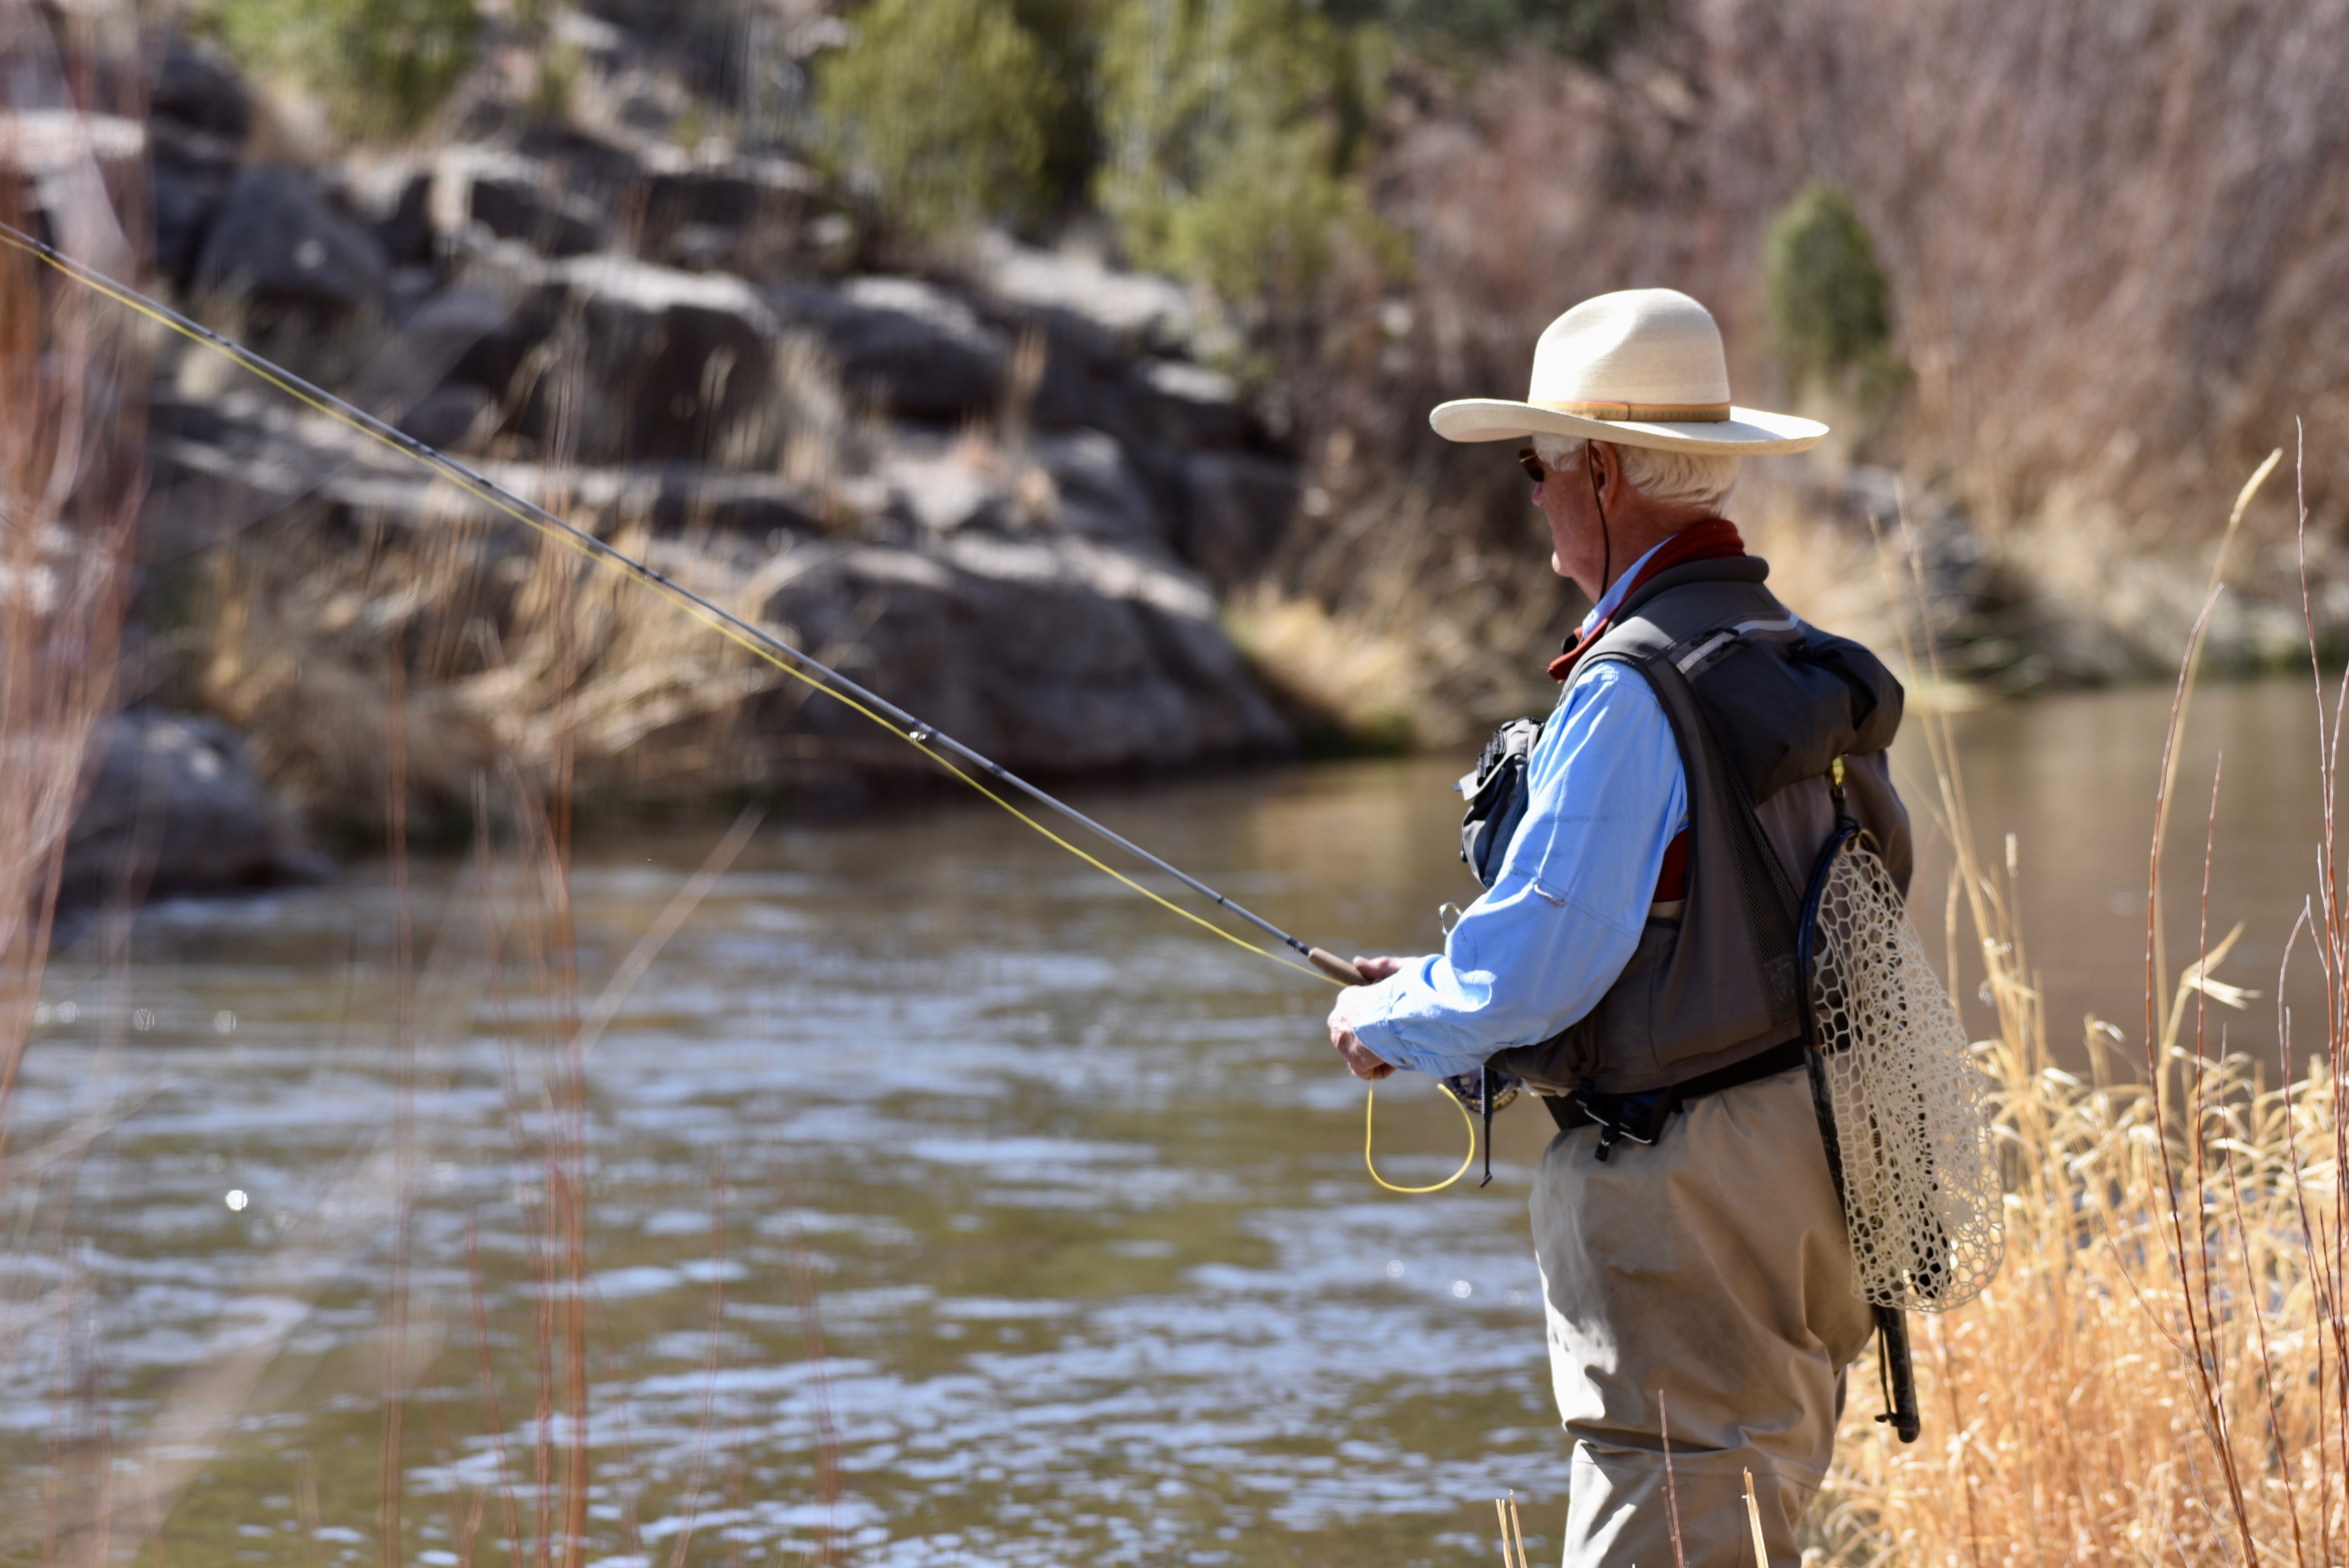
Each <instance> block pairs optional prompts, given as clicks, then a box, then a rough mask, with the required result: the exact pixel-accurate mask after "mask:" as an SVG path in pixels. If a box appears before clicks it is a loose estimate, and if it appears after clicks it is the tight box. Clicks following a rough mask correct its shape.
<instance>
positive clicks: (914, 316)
mask: <svg viewBox="0 0 2349 1568" xmlns="http://www.w3.org/2000/svg"><path fill="white" fill-rule="evenodd" d="M767 299H768V303H769V304H771V305H772V306H773V307H774V309H775V313H776V315H778V316H780V317H781V319H782V320H783V321H785V322H786V323H788V324H790V325H793V326H797V327H802V328H804V329H806V330H808V331H810V332H812V333H813V334H814V335H816V336H817V337H818V338H819V339H821V340H822V341H823V346H824V347H825V348H826V349H828V350H829V351H830V352H831V354H832V356H833V358H834V359H835V360H836V361H837V362H838V364H839V366H840V379H841V384H842V385H843V387H846V388H847V389H848V391H849V393H850V395H851V396H853V397H860V398H863V399H864V400H865V401H867V402H869V403H871V404H872V405H873V406H874V407H877V408H880V409H882V410H884V411H885V412H888V413H891V414H895V415H897V416H898V417H900V418H912V419H941V420H943V419H952V418H957V416H960V415H964V414H971V413H978V412H981V411H984V410H988V409H991V408H993V407H996V406H997V405H998V404H999V403H1000V402H1001V401H1002V398H1003V390H1004V372H1005V370H1006V368H1007V366H1009V363H1010V356H1011V344H1010V340H1009V338H1008V337H1007V336H1006V335H1004V334H1003V333H1002V332H1001V331H999V330H998V329H996V328H994V327H991V326H989V325H987V324H986V323H984V322H982V321H980V320H979V318H978V315H977V314H976V313H975V312H973V311H972V309H971V308H970V306H969V305H968V304H964V303H963V302H962V301H961V300H958V299H957V298H955V296H953V295H952V294H947V292H946V291H945V290H943V289H940V288H938V287H936V286H935V285H934V284H926V283H923V282H921V281H920V280H919V279H916V278H897V277H873V278H855V279H852V280H851V281H849V282H848V283H846V284H843V285H842V286H840V287H838V288H816V287H793V288H782V289H775V290H771V291H770V292H769V294H768V295H767Z"/></svg>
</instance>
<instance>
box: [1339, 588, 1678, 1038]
mask: <svg viewBox="0 0 2349 1568" xmlns="http://www.w3.org/2000/svg"><path fill="white" fill-rule="evenodd" d="M1658 548H1660V549H1661V546H1659V547H1658ZM1649 553H1650V554H1653V553H1654V552H1652V551H1651V552H1649ZM1646 560H1647V557H1646V556H1642V557H1640V562H1635V563H1634V564H1633V566H1632V568H1631V570H1630V571H1628V572H1626V573H1623V575H1622V576H1621V577H1620V578H1619V579H1618V580H1617V586H1616V588H1615V589H1614V591H1612V592H1610V593H1609V594H1608V595H1607V596H1606V597H1605V598H1603V599H1601V600H1600V601H1599V604H1598V605H1597V606H1596V607H1595V608H1593V609H1592V611H1591V613H1590V614H1589V615H1588V617H1586V618H1585V620H1584V623H1583V624H1584V626H1585V628H1586V629H1587V628H1588V627H1589V626H1591V625H1593V624H1597V622H1598V620H1599V618H1600V617H1601V616H1603V615H1605V614H1608V613H1609V612H1610V611H1612V609H1613V608H1614V605H1615V603H1616V602H1617V601H1618V600H1619V598H1620V596H1621V594H1622V593H1623V592H1624V591H1625V590H1626V589H1627V588H1628V586H1629V584H1630V583H1631V581H1632V579H1633V578H1634V577H1636V576H1637V575H1638V573H1639V567H1640V564H1643V563H1644V562H1646ZM1687 826H1688V780H1687V779H1686V777H1685V775H1684V774H1683V773H1682V769H1681V754H1680V748H1679V746H1678V745H1677V744H1676V743H1675V742H1674V740H1673V739H1672V729H1671V721H1670V720H1669V719H1667V718H1666V717H1664V710H1663V705H1662V704H1661V703H1660V702H1659V701H1657V699H1656V694H1655V692H1654V691H1653V690H1652V689H1651V688H1650V686H1648V683H1647V681H1646V680H1645V679H1643V678H1642V677H1641V676H1640V675H1639V674H1638V672H1636V671H1634V670H1631V669H1629V668H1627V667H1625V666H1624V665H1616V664H1606V665H1596V666H1594V667H1592V668H1591V669H1590V670H1589V671H1588V673H1587V674H1584V673H1579V672H1578V674H1577V676H1576V677H1575V679H1574V681H1573V683H1572V684H1571V685H1570V686H1568V688H1567V690H1566V691H1565V693H1564V694H1563V695H1562V696H1560V697H1559V699H1558V706H1557V711H1556V712H1555V713H1553V714H1552V715H1551V717H1550V719H1549V722H1548V723H1547V724H1546V725H1544V726H1543V727H1542V734H1541V739H1540V740H1539V741H1538V742H1537V744H1536V745H1535V747H1534V749H1533V755H1532V756H1531V758H1528V761H1527V767H1526V814H1525V818H1524V820H1523V821H1522V822H1521V823H1520V824H1519V826H1518V828H1517V831H1516V837H1515V838H1514V839H1512V840H1511V841H1510V842H1509V850H1508V854H1507V855H1506V858H1505V859H1504V860H1503V861H1502V863H1501V874H1500V875H1499V876H1498V877H1497V878H1495V881H1494V882H1493V885H1492V887H1491V888H1490V889H1489V890H1487V891H1486V892H1485V895H1484V896H1483V897H1482V898H1479V899H1478V900H1477V901H1476V902H1475V903H1473V904H1470V905H1469V906H1468V908H1467V910H1466V912H1465V913H1463V914H1462V915H1461V917H1460V920H1459V923H1457V924H1455V925H1454V927H1453V928H1452V934H1451V936H1450V937H1449V938H1448V939H1447V940H1446V941H1445V943H1444V951H1443V952H1442V953H1440V954H1429V955H1428V956H1426V957H1424V958H1421V959H1418V960H1416V961H1414V962H1413V963H1411V964H1407V965H1404V966H1403V968H1402V970H1401V971H1399V972H1398V973H1396V974H1395V975H1392V976H1391V977H1389V978H1388V979H1385V980H1382V981H1381V982H1379V983H1378V984H1377V985H1373V986H1371V987H1370V990H1369V994H1368V995H1367V996H1366V997H1365V998H1364V999H1363V1000H1364V1002H1365V1003H1366V1004H1367V1005H1366V1006H1363V1007H1362V1008H1361V1009H1359V1010H1358V1012H1357V1014H1356V1023H1355V1035H1356V1037H1358V1038H1360V1039H1361V1042H1362V1044H1363V1045H1365V1046H1367V1047H1370V1048H1371V1051H1373V1052H1374V1053H1376V1054H1377V1056H1378V1057H1380V1059H1381V1060H1383V1061H1388V1062H1392V1063H1393V1064H1394V1065H1395V1066H1397V1067H1401V1068H1415V1069H1417V1070H1418V1071H1420V1072H1423V1073H1428V1074H1431V1075H1433V1076H1435V1077H1446V1076H1449V1075H1451V1074H1453V1073H1462V1072H1473V1071H1475V1069H1476V1068H1478V1067H1479V1066H1481V1065H1483V1063H1484V1061H1485V1058H1486V1057H1490V1056H1491V1055H1492V1054H1493V1053H1494V1052H1495V1051H1499V1050H1506V1049H1507V1048H1508V1047H1512V1046H1524V1045H1531V1044H1533V1043H1534V1042H1536V1041H1538V1040H1546V1039H1547V1038H1549V1037H1551V1036H1552V1035H1555V1034H1557V1032H1558V1031H1559V1030H1561V1029H1563V1028H1565V1027H1566V1026H1568V1024H1571V1023H1573V1022H1574V1021H1575V1020H1577V1019H1578V1018H1580V1017H1581V1016H1583V1015H1584V1014H1586V1013H1588V1012H1589V1011H1590V1009H1591V1008H1592V1007H1594V1006H1598V1003H1599V998H1600V997H1601V996H1603V995H1606V994H1607V988H1608V987H1609V986H1610V985H1613V984H1614V983H1615V977H1616V976H1617V975H1619V974H1621V973H1622V970H1623V965H1626V964H1628V963H1629V962H1630V958H1631V953H1632V950H1633V949H1634V948H1635V947H1637V946H1638V945H1639V941H1640V928H1641V927H1642V926H1643V925H1644V924H1645V923H1646V922H1647V918H1648V905H1649V904H1650V903H1651V902H1652V901H1653V899H1654V897H1655V891H1656V878H1657V876H1658V875H1659V874H1661V872H1662V870H1663V864H1664V852H1665V851H1666V850H1667V849H1669V848H1670V847H1671V841H1672V840H1673V838H1674V837H1675V836H1677V835H1678V834H1679V833H1680V832H1681V830H1682V829H1684V828H1685V827H1687Z"/></svg>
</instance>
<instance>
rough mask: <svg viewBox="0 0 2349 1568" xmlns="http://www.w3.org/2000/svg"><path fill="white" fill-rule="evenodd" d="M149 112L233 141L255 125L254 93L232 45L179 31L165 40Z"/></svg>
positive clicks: (234, 143) (237, 142)
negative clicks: (223, 46) (229, 49)
mask: <svg viewBox="0 0 2349 1568" xmlns="http://www.w3.org/2000/svg"><path fill="white" fill-rule="evenodd" d="M147 112H148V114H149V115H150V117H151V118H152V119H157V120H168V121H171V123H173V124H174V125H176V126H179V127H181V128H183V129H188V130H192V131H196V132H199V133H201V134H202V135H205V136H212V137H218V138H219V139H222V141H225V142H227V143H229V144H230V145H231V146H232V147H233V146H237V145H240V144H242V143H243V140H244V139H245V136H246V133H248V132H249V131H251V130H252V129H253V94H252V93H251V92H250V91H249V90H248V89H247V88H246V87H245V85H244V77H243V73H241V72H240V71H238V69H237V67H236V62H235V61H234V60H233V59H231V58H229V57H228V53H227V51H225V50H223V49H221V48H219V47H217V46H214V45H212V44H209V43H205V42H202V40H199V39H195V38H191V37H189V36H187V35H186V34H184V33H176V32H175V33H173V34H171V36H170V37H168V38H166V39H165V40H164V43H163V57H162V59H161V60H160V62H159V63H158V64H157V66H156V67H155V76H154V79H153V82H152V83H151V84H150V87H149V88H148V92H147Z"/></svg>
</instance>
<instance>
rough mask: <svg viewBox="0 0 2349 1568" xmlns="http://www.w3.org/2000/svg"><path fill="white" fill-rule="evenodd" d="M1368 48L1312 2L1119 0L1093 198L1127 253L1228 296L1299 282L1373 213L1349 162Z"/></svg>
mask: <svg viewBox="0 0 2349 1568" xmlns="http://www.w3.org/2000/svg"><path fill="white" fill-rule="evenodd" d="M1375 46H1376V45H1375V39H1374V36H1372V35H1371V33H1369V32H1368V31H1367V30H1348V29H1344V28H1341V27H1340V26H1336V25H1335V24H1333V23H1332V22H1331V21H1330V17H1329V16H1328V15H1326V14H1325V13H1324V12H1323V10H1322V9H1321V7H1320V6H1319V5H1313V4H1310V3H1309V0H1117V3H1116V4H1114V5H1112V7H1111V9H1110V12H1109V15H1108V18H1107V25H1106V26H1105V28H1104V31H1103V36H1102V48H1101V110H1100V115H1101V125H1102V140H1103V143H1104V160H1103V163H1102V169H1101V171H1100V173H1099V174H1098V175H1097V176H1096V178H1095V181H1094V191H1095V194H1096V196H1097V198H1098V200H1099V201H1100V202H1101V205H1102V210H1103V211H1106V212H1107V213H1108V214H1109V216H1110V218H1111V220H1112V222H1114V223H1115V224H1116V225H1117V230H1118V234H1119V237H1120V239H1121V240H1122V241H1123V243H1124V245H1125V247H1126V250H1127V252H1128V253H1129V254H1131V255H1132V256H1133V259H1134V261H1136V262H1137V263H1140V264H1142V265H1143V266H1147V267H1156V268H1161V269H1163V270H1165V271H1168V272H1174V273H1183V274H1185V275H1187V276H1192V277H1198V278H1204V279H1205V280H1206V281H1207V282H1208V283H1210V284H1214V285H1215V286H1216V288H1217V289H1218V290H1220V291H1221V292H1222V293H1223V294H1226V296H1227V297H1230V298H1235V299H1247V298H1267V297H1270V298H1284V297H1285V298H1292V299H1293V298H1295V297H1296V296H1298V295H1299V294H1303V293H1304V292H1305V291H1306V290H1308V289H1309V288H1310V287H1311V286H1312V284H1313V282H1314V280H1315V278H1316V277H1317V275H1318V274H1319V272H1320V270H1321V268H1322V265H1323V264H1324V263H1325V262H1326V261H1327V259H1328V256H1329V253H1330V244H1331V242H1332V239H1333V236H1334V235H1335V234H1336V233H1337V232H1338V231H1339V229H1340V226H1342V225H1345V224H1348V223H1358V222H1359V223H1363V224H1367V223H1368V222H1369V206H1368V203H1367V201H1365V200H1364V198H1363V195H1362V192H1361V187H1360V183H1359V181H1356V180H1355V179H1354V177H1353V171H1352V170H1351V168H1350V164H1351V161H1352V157H1353V153H1354V151H1355V143H1356V142H1357V141H1358V139H1359V138H1360V131H1361V126H1362V124H1363V122H1364V120H1365V119H1366V116H1367V108H1366V98H1367V94H1366V89H1365V81H1366V78H1367V77H1370V76H1371V69H1370V66H1371V62H1370V61H1369V60H1368V59H1366V58H1365V57H1364V53H1365V51H1366V50H1370V49H1372V48H1374V47H1375Z"/></svg>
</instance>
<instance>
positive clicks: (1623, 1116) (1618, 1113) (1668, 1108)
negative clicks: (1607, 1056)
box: [1574, 1088, 1680, 1161]
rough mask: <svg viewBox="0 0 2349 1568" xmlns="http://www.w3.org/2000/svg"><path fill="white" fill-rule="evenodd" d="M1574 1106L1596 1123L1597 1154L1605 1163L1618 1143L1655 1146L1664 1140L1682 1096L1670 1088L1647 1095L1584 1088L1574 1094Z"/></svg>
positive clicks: (1656, 1090) (1652, 1090)
mask: <svg viewBox="0 0 2349 1568" xmlns="http://www.w3.org/2000/svg"><path fill="white" fill-rule="evenodd" d="M1574 1103H1575V1106H1576V1107H1577V1109H1579V1110H1580V1111H1581V1112H1582V1114H1583V1115H1585V1116H1587V1117H1588V1118H1589V1119H1591V1121H1592V1122H1594V1123H1596V1124H1597V1126H1598V1128H1599V1148H1598V1150H1597V1152H1598V1155H1599V1159H1600V1160H1601V1161H1604V1160H1605V1159H1606V1158H1607V1156H1608V1155H1609V1153H1611V1152H1613V1150H1614V1148H1615V1145H1616V1144H1617V1143H1618V1142H1619V1141H1623V1140H1629V1141H1630V1142H1633V1143H1640V1144H1652V1143H1654V1142H1655V1141H1656V1140H1657V1139H1659V1138H1661V1137H1662V1136H1663V1134H1664V1123H1665V1122H1666V1121H1668V1120H1670V1119H1671V1114H1672V1111H1673V1109H1675V1107H1677V1106H1678V1104H1679V1103H1680V1095H1679V1093H1678V1091H1677V1090H1674V1089H1669V1088H1658V1089H1650V1090H1649V1091H1648V1092H1647V1093H1645V1094H1594V1093H1592V1092H1590V1091H1589V1090H1588V1089H1583V1090H1579V1091H1578V1092H1577V1093H1576V1094H1575V1097H1574Z"/></svg>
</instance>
